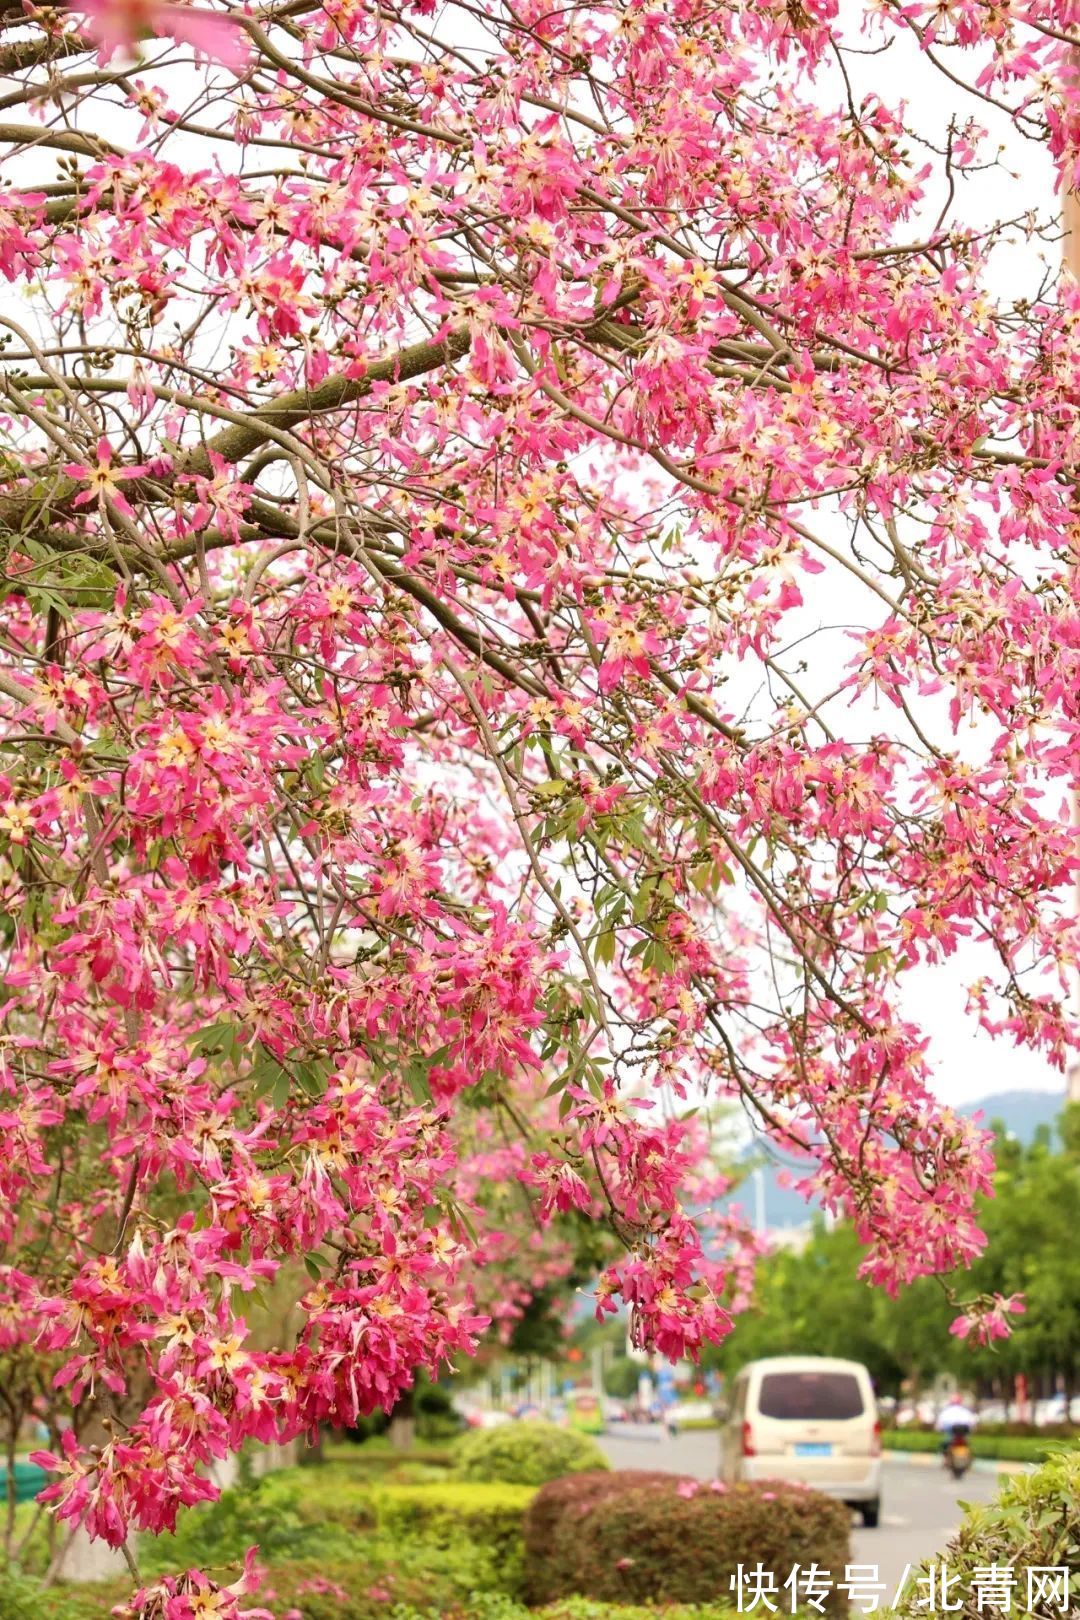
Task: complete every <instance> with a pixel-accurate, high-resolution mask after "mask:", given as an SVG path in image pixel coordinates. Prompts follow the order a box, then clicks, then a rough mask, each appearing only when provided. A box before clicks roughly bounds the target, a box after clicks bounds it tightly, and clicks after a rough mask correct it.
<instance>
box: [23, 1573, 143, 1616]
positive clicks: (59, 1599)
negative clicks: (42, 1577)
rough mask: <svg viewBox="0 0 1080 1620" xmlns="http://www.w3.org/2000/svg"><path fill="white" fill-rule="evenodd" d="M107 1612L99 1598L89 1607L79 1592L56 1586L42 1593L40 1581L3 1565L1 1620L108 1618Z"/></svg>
mask: <svg viewBox="0 0 1080 1620" xmlns="http://www.w3.org/2000/svg"><path fill="white" fill-rule="evenodd" d="M114 1601H115V1599H114ZM108 1612H109V1611H108V1609H107V1608H103V1607H102V1606H101V1600H100V1599H98V1600H97V1601H96V1607H95V1608H93V1609H88V1608H86V1607H85V1606H83V1605H82V1604H80V1602H79V1594H75V1593H73V1594H70V1595H69V1594H68V1593H65V1592H62V1591H57V1590H56V1589H55V1588H54V1589H52V1590H50V1591H49V1592H48V1593H43V1592H42V1590H41V1586H40V1584H39V1582H38V1581H37V1580H35V1579H33V1578H32V1577H27V1576H23V1575H18V1574H16V1572H15V1571H14V1570H12V1569H6V1568H3V1567H0V1620H41V1616H42V1615H45V1614H47V1615H48V1617H49V1620H105V1617H106V1616H107V1615H108Z"/></svg>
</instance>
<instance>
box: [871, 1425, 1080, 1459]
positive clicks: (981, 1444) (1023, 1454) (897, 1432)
mask: <svg viewBox="0 0 1080 1620" xmlns="http://www.w3.org/2000/svg"><path fill="white" fill-rule="evenodd" d="M881 1442H882V1445H883V1446H884V1448H885V1450H886V1451H906V1452H919V1453H923V1454H925V1453H929V1452H935V1451H940V1450H941V1436H940V1435H939V1434H936V1433H934V1432H933V1431H931V1430H929V1429H889V1430H887V1431H886V1432H885V1433H884V1434H883V1435H882V1437H881ZM1069 1445H1070V1441H1069V1440H1068V1439H1055V1438H1054V1437H1053V1436H1052V1435H1045V1436H1043V1437H1041V1438H1039V1439H1036V1438H1035V1437H1034V1436H1033V1435H1009V1434H984V1433H982V1432H978V1433H975V1434H973V1435H972V1436H971V1449H972V1451H973V1452H974V1453H975V1455H976V1457H985V1458H986V1459H987V1460H988V1461H997V1462H1026V1463H1042V1462H1046V1461H1047V1459H1048V1458H1050V1457H1055V1456H1057V1454H1058V1453H1059V1452H1060V1451H1061V1450H1062V1449H1063V1448H1066V1447H1068V1446H1069Z"/></svg>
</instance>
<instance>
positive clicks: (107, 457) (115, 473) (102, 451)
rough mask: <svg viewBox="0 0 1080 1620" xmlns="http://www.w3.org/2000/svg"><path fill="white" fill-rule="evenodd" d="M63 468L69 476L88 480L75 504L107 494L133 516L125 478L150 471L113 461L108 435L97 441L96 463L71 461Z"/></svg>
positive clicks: (114, 502)
mask: <svg viewBox="0 0 1080 1620" xmlns="http://www.w3.org/2000/svg"><path fill="white" fill-rule="evenodd" d="M64 471H65V473H66V474H67V476H68V477H69V478H76V479H78V480H79V482H80V483H84V484H89V486H90V487H89V489H84V490H83V492H82V493H81V494H80V495H76V497H75V499H74V501H73V502H72V505H73V506H86V505H87V504H88V503H89V502H90V501H96V500H99V499H100V498H102V497H106V498H107V499H109V500H111V501H112V502H113V504H114V505H115V506H117V507H118V508H119V510H120V511H121V512H125V513H126V514H127V515H128V516H129V517H131V516H133V513H132V509H131V506H130V504H129V502H128V500H127V498H126V496H125V495H124V494H123V492H122V491H121V489H120V484H121V482H122V481H123V480H125V479H130V478H141V477H142V476H143V474H144V473H146V472H147V471H148V469H147V468H146V467H131V466H129V467H121V466H117V465H116V464H115V463H114V461H113V447H112V445H111V444H110V443H109V441H108V439H105V438H101V439H99V440H98V442H97V461H96V462H94V463H93V465H91V464H89V463H87V462H82V461H69V462H66V463H65V464H64Z"/></svg>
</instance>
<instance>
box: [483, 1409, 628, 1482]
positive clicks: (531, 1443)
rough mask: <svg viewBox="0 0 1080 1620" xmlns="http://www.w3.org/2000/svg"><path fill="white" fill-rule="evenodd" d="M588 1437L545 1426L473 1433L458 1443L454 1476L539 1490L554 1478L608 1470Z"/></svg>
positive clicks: (519, 1425) (505, 1427)
mask: <svg viewBox="0 0 1080 1620" xmlns="http://www.w3.org/2000/svg"><path fill="white" fill-rule="evenodd" d="M609 1466H610V1465H609V1463H608V1460H607V1458H606V1457H605V1456H604V1453H603V1452H602V1451H601V1450H600V1447H599V1446H598V1445H597V1444H596V1442H595V1441H593V1440H590V1439H589V1437H588V1435H584V1434H577V1433H575V1432H574V1431H573V1430H570V1429H557V1428H555V1426H554V1425H553V1424H550V1423H512V1424H511V1423H507V1424H504V1425H503V1426H502V1427H500V1428H498V1429H474V1430H473V1431H472V1433H471V1434H467V1435H465V1436H464V1438H463V1439H462V1440H461V1441H460V1442H459V1444H458V1448H457V1472H458V1473H459V1474H460V1475H461V1477H462V1479H471V1480H505V1481H507V1482H508V1483H511V1484H515V1485H543V1484H545V1483H546V1481H547V1480H549V1479H558V1478H559V1476H560V1474H580V1473H584V1472H585V1471H586V1469H593V1468H607V1467H609Z"/></svg>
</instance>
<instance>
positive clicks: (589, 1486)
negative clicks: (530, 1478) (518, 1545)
mask: <svg viewBox="0 0 1080 1620" xmlns="http://www.w3.org/2000/svg"><path fill="white" fill-rule="evenodd" d="M678 1483H679V1480H678V1477H677V1476H673V1475H671V1474H661V1473H657V1472H655V1471H654V1472H647V1471H646V1470H644V1469H629V1468H627V1469H622V1470H620V1471H619V1472H618V1473H610V1472H608V1473H605V1472H603V1471H597V1472H592V1473H586V1474H564V1475H563V1477H562V1478H561V1479H553V1480H550V1481H549V1482H548V1484H546V1485H544V1486H542V1487H541V1489H540V1490H538V1491H537V1493H536V1495H535V1496H534V1497H533V1499H532V1502H531V1503H530V1505H529V1508H528V1511H527V1512H526V1514H525V1593H526V1596H527V1597H528V1600H529V1602H530V1603H549V1602H551V1601H552V1600H553V1599H555V1598H560V1597H563V1596H565V1594H567V1593H568V1592H574V1591H576V1589H577V1583H578V1554H579V1549H580V1529H581V1521H582V1519H583V1518H584V1517H585V1516H586V1515H587V1514H588V1513H589V1512H590V1511H591V1510H592V1508H593V1507H595V1505H596V1504H597V1502H600V1501H602V1500H603V1499H604V1498H605V1497H608V1496H612V1495H616V1494H618V1493H620V1492H624V1491H628V1490H633V1489H637V1488H642V1487H647V1486H650V1485H655V1486H657V1487H659V1488H661V1489H666V1488H669V1487H670V1486H672V1485H677V1484H678Z"/></svg>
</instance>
